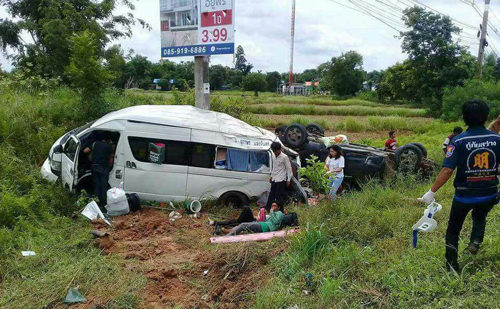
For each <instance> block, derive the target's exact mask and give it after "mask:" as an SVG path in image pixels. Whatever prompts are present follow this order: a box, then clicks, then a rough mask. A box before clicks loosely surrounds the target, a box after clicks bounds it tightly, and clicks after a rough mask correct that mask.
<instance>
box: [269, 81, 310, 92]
mask: <svg viewBox="0 0 500 309" xmlns="http://www.w3.org/2000/svg"><path fill="white" fill-rule="evenodd" d="M276 92H277V93H278V94H283V95H310V94H311V91H310V90H307V87H306V85H305V84H300V83H294V84H292V85H289V84H281V85H280V86H279V87H278V89H277V90H276Z"/></svg>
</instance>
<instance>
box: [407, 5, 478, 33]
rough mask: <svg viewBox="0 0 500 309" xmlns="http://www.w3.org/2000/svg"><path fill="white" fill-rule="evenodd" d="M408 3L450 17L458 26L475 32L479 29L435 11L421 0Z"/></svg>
mask: <svg viewBox="0 0 500 309" xmlns="http://www.w3.org/2000/svg"><path fill="white" fill-rule="evenodd" d="M398 1H399V2H402V1H401V0H398ZM408 1H411V2H412V3H413V4H415V5H417V6H421V7H425V8H427V9H429V10H431V11H434V12H436V13H439V14H441V15H445V16H448V17H449V18H450V19H451V20H453V21H454V22H456V23H457V24H460V25H462V26H463V27H468V28H471V29H474V30H475V29H477V27H474V26H471V25H469V24H467V23H464V22H462V21H460V20H458V19H456V18H453V17H451V16H450V15H448V14H445V13H442V12H441V11H438V10H436V9H434V8H432V7H430V6H428V5H427V4H424V3H422V2H420V1H419V0H408Z"/></svg>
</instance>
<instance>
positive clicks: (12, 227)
mask: <svg viewBox="0 0 500 309" xmlns="http://www.w3.org/2000/svg"><path fill="white" fill-rule="evenodd" d="M119 97H121V95H120V94H118V93H116V92H114V91H111V92H109V93H108V94H107V95H106V100H108V103H109V104H106V106H107V108H108V111H110V110H113V109H115V108H119V106H120V105H119V103H120V102H119V100H117V98H119ZM78 100H79V97H78V94H76V93H75V92H73V91H72V90H70V89H67V88H58V89H55V90H53V91H49V92H47V93H46V94H28V93H25V92H21V91H18V90H16V89H12V88H9V87H3V86H2V84H1V83H0V307H2V308H30V307H31V308H42V307H44V306H49V307H52V306H55V305H57V304H60V303H61V301H62V300H63V298H64V296H65V294H66V293H67V288H68V287H69V286H76V285H81V287H82V291H83V292H84V293H89V294H92V296H93V297H96V302H95V303H96V304H99V303H100V301H101V300H102V301H103V302H102V304H104V303H105V302H107V301H111V303H113V302H114V300H113V299H115V298H116V299H117V302H118V301H119V299H122V300H123V299H128V300H129V301H130V302H131V301H133V299H134V297H133V296H130V295H131V294H130V293H132V292H133V291H135V290H136V289H137V288H138V287H140V286H142V285H143V284H144V280H143V279H142V278H141V277H139V276H138V275H136V274H134V273H132V272H130V271H128V270H124V269H122V268H121V265H120V263H121V262H120V260H119V259H118V258H116V257H105V256H102V255H101V253H100V251H99V250H97V249H96V248H94V247H93V244H92V241H91V239H90V235H89V234H88V230H89V227H88V222H86V221H83V219H78V220H73V219H69V218H68V217H69V216H70V215H71V214H72V213H73V212H75V211H78V210H79V209H80V207H78V206H76V205H75V197H74V196H72V195H70V194H68V192H65V191H64V190H63V189H62V188H61V185H60V184H59V183H58V184H51V183H47V182H46V181H44V180H43V179H41V178H40V166H41V163H42V162H43V160H45V158H46V157H47V154H48V151H49V149H50V147H51V145H52V144H53V143H54V141H55V140H57V139H58V138H59V137H60V136H61V135H63V134H64V133H65V132H67V131H69V130H70V129H72V128H74V127H76V126H79V125H81V124H83V122H84V119H82V118H81V115H79V114H78V112H76V107H77V103H78ZM22 250H33V251H35V252H36V254H37V255H36V256H35V257H30V258H24V257H22V256H21V251H22ZM87 295H88V294H87ZM128 300H127V301H126V302H129V301H128ZM120 302H121V300H120ZM130 302H129V303H130ZM111 303H110V304H111Z"/></svg>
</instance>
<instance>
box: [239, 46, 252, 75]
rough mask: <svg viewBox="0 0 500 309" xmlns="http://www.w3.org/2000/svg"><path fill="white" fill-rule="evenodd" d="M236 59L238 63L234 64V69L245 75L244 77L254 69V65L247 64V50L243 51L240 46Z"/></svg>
mask: <svg viewBox="0 0 500 309" xmlns="http://www.w3.org/2000/svg"><path fill="white" fill-rule="evenodd" d="M235 57H236V63H235V64H234V68H235V69H236V70H238V71H240V72H241V73H243V75H247V74H248V73H250V71H251V70H252V68H253V65H252V64H250V63H247V62H248V61H247V58H246V57H245V50H244V49H243V46H241V45H238V47H237V48H236V55H235Z"/></svg>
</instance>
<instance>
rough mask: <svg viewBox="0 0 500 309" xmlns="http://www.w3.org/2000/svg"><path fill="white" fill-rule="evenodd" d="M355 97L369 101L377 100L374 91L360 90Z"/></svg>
mask: <svg viewBox="0 0 500 309" xmlns="http://www.w3.org/2000/svg"><path fill="white" fill-rule="evenodd" d="M356 98H357V99H361V100H366V101H371V102H379V99H378V94H377V92H376V91H363V92H360V93H359V94H358V95H357V96H356Z"/></svg>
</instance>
